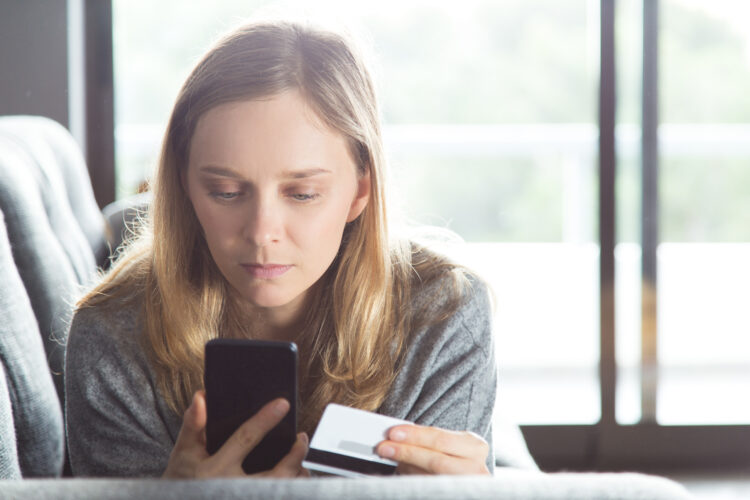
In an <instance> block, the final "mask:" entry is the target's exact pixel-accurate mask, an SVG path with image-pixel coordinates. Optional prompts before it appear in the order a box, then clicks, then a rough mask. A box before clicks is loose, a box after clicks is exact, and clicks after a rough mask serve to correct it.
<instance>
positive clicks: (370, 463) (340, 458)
mask: <svg viewBox="0 0 750 500" xmlns="http://www.w3.org/2000/svg"><path fill="white" fill-rule="evenodd" d="M410 423H411V422H407V421H405V420H401V419H398V418H393V417H386V416H384V415H379V414H377V413H372V412H369V411H364V410H358V409H355V408H349V407H347V406H341V405H337V404H334V403H331V404H329V405H328V406H326V409H325V411H324V412H323V416H322V417H321V419H320V423H319V424H318V428H317V429H316V430H315V435H314V436H313V438H312V441H311V442H310V448H309V450H308V452H307V456H306V457H305V460H304V461H303V462H302V466H303V467H305V468H306V469H309V470H315V471H318V472H324V473H327V474H335V475H338V476H348V477H362V476H371V475H389V474H393V473H394V472H395V470H396V466H397V465H398V464H397V462H394V461H393V460H387V459H385V458H381V457H379V456H378V455H377V453H375V447H376V446H377V445H378V444H379V443H380V442H382V441H384V440H385V439H386V433H387V432H388V429H390V428H391V427H393V426H395V425H402V424H410Z"/></svg>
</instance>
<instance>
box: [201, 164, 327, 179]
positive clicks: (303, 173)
mask: <svg viewBox="0 0 750 500" xmlns="http://www.w3.org/2000/svg"><path fill="white" fill-rule="evenodd" d="M199 170H200V171H201V172H202V173H206V174H214V175H220V176H222V177H232V178H234V179H240V180H241V179H242V178H243V177H242V175H240V173H239V172H236V171H235V170H232V169H231V168H227V167H220V166H218V165H205V166H203V167H201V168H200V169H199ZM330 173H332V172H331V171H330V170H327V169H325V168H305V169H300V170H285V171H284V172H282V173H281V176H280V177H281V178H283V179H305V178H307V177H313V176H315V175H321V174H330Z"/></svg>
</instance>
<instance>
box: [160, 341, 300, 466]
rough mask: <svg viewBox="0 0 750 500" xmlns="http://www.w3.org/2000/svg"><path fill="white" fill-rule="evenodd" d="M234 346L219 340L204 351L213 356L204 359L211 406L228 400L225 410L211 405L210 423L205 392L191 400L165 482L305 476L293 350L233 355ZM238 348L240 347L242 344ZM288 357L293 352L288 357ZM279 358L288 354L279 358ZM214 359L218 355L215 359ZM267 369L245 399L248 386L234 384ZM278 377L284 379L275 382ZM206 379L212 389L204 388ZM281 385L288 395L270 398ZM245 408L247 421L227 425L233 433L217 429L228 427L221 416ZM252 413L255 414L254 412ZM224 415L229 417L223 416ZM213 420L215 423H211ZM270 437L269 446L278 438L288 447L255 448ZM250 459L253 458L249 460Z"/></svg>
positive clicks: (284, 348) (257, 349)
mask: <svg viewBox="0 0 750 500" xmlns="http://www.w3.org/2000/svg"><path fill="white" fill-rule="evenodd" d="M227 342H228V345H227ZM234 342H237V341H223V340H222V341H218V342H217V344H222V345H221V347H218V348H216V347H211V348H207V352H208V351H211V352H212V354H211V355H210V356H208V355H207V357H206V365H207V366H206V379H207V384H206V386H207V387H219V389H214V391H213V392H212V394H213V396H214V397H215V398H214V402H218V401H222V400H223V399H222V397H221V396H222V394H223V395H224V396H226V397H227V399H226V400H224V402H225V403H227V404H225V405H218V407H216V406H217V405H214V407H212V411H213V413H212V415H213V417H211V418H209V416H208V413H210V412H209V411H208V408H207V406H209V405H211V404H212V403H207V399H209V400H210V399H211V396H210V394H209V395H207V394H206V392H204V391H198V392H197V393H196V394H195V396H194V397H193V401H192V403H191V405H190V407H189V408H188V409H187V411H186V412H185V415H184V418H183V423H182V428H181V429H180V434H179V436H178V437H177V441H176V443H175V446H174V448H173V450H172V453H171V455H170V457H169V463H168V465H167V468H166V470H165V472H164V477H171V478H195V477H227V476H240V475H244V474H246V473H259V474H260V475H268V476H274V477H296V476H299V475H307V474H308V473H307V471H305V469H303V468H302V466H301V462H302V459H303V458H304V457H305V454H306V453H307V436H306V435H304V434H300V435H296V434H295V431H296V429H295V427H296V425H295V424H296V418H295V416H296V412H295V407H296V349H294V348H293V344H292V346H291V347H290V346H289V345H285V346H280V347H281V349H276V348H274V346H272V347H271V348H270V349H268V348H267V347H268V346H260V347H259V346H258V345H255V346H252V347H250V346H247V345H245V346H244V347H240V348H239V349H237V344H235V343H234ZM239 342H240V344H243V343H244V342H245V341H239ZM276 347H279V346H276ZM248 350H249V351H253V352H252V353H250V354H248V353H247V352H246V351H248ZM214 351H216V352H214ZM269 351H270V354H269ZM289 351H292V354H293V355H292V356H291V357H290V356H289ZM240 352H245V354H244V355H243V354H240ZM281 352H285V353H286V354H280V353H281ZM217 353H218V355H214V354H217ZM264 353H265V354H264ZM257 357H259V358H260V361H259V360H257V359H256V360H255V362H252V359H253V358H257ZM209 358H210V359H211V361H209ZM290 360H291V362H290ZM269 364H270V365H271V367H270V368H269V369H268V370H266V371H265V372H264V373H265V374H263V375H260V376H259V377H258V378H257V379H256V380H255V382H254V384H250V385H253V386H258V387H259V389H257V390H252V391H251V392H252V393H253V395H252V397H249V398H248V397H247V394H245V393H244V391H243V390H242V389H240V388H241V387H242V386H244V385H246V384H244V383H234V382H232V380H233V378H238V379H240V381H242V380H245V379H247V377H246V376H245V375H247V374H248V372H252V369H250V368H249V366H255V367H256V368H259V367H260V366H261V365H269ZM217 365H218V368H217ZM243 367H244V368H243ZM290 367H291V368H290ZM279 374H282V376H281V377H278V375H279ZM290 374H291V375H290ZM274 376H276V378H277V379H281V380H277V381H276V383H275V384H274V383H264V382H267V381H268V379H269V378H270V377H274ZM209 379H210V380H211V383H208V380H209ZM279 384H281V386H283V387H284V390H285V391H286V392H283V393H281V394H279V393H276V392H274V386H278V385H279ZM222 388H223V389H222ZM276 388H277V389H278V387H276ZM246 389H247V387H246ZM251 389H252V388H251ZM277 396H281V398H279V397H277ZM248 405H249V406H250V410H249V413H248V414H249V417H248V418H247V419H245V420H242V419H237V418H235V417H230V420H232V421H233V422H236V423H237V425H238V427H237V428H236V429H232V428H227V427H226V426H224V425H221V424H222V422H225V421H226V419H224V418H221V417H222V415H230V416H231V415H234V414H235V413H236V411H237V410H239V411H240V412H241V411H243V409H244V410H247V409H248ZM256 407H257V408H258V409H257V410H255V408H256ZM226 409H229V411H228V412H225V410H226ZM212 418H213V419H215V420H216V422H212ZM289 421H291V423H292V426H291V427H290V426H289V425H286V426H285V425H284V422H289ZM207 424H208V425H207ZM217 424H219V425H217ZM230 427H232V426H230ZM209 428H210V430H209ZM274 435H275V437H274V438H273V440H275V441H278V439H279V436H281V437H282V438H283V439H284V440H285V442H286V443H291V444H289V445H285V446H284V447H283V448H278V447H273V446H270V447H268V446H267V447H265V448H263V447H261V448H258V447H259V446H260V443H262V442H264V441H267V442H268V441H269V439H268V438H269V436H274ZM209 436H211V437H210V438H209ZM207 439H208V440H209V441H210V451H209V450H208V449H207V448H208V447H209V446H207ZM289 448H291V449H289ZM284 450H286V451H284ZM287 452H288V453H287ZM251 456H252V457H254V458H252V460H248V458H250V457H251ZM243 462H244V463H245V465H248V464H249V465H250V466H251V467H245V468H244V470H243ZM260 471H264V472H260Z"/></svg>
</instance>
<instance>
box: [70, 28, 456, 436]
mask: <svg viewBox="0 0 750 500" xmlns="http://www.w3.org/2000/svg"><path fill="white" fill-rule="evenodd" d="M287 90H296V91H299V92H300V93H301V95H303V96H304V98H305V100H306V101H307V103H308V104H309V105H310V106H311V107H312V109H314V110H315V112H316V113H317V115H318V116H319V117H320V118H321V119H322V120H323V122H324V123H325V124H326V125H327V126H328V127H330V128H331V129H332V130H335V131H337V132H339V133H340V134H341V135H342V136H343V137H344V138H346V140H347V141H348V146H349V148H350V151H351V153H352V157H353V158H354V159H355V162H356V165H357V168H358V169H359V173H360V174H364V173H365V172H369V174H370V180H371V192H370V197H369V202H368V204H367V206H366V208H365V209H364V211H363V212H362V213H361V215H360V216H359V217H358V218H357V219H356V220H354V221H353V222H350V223H349V224H347V226H346V228H345V230H344V236H343V239H342V244H341V247H340V249H339V252H338V254H337V256H336V258H335V259H334V262H333V263H332V265H331V266H330V268H329V269H328V270H327V271H326V272H325V274H324V275H323V276H322V277H321V278H320V280H319V282H318V283H317V284H316V286H314V287H313V293H312V298H311V302H310V303H309V307H308V309H307V312H306V314H307V318H306V319H305V321H304V322H303V324H304V325H306V326H305V327H304V328H305V330H304V331H303V332H301V333H300V335H299V336H298V339H299V342H298V343H299V344H300V353H301V354H302V359H303V361H304V363H303V364H302V365H301V366H300V403H301V404H300V411H299V423H300V428H301V429H302V430H306V431H307V432H311V431H313V430H314V428H315V426H316V425H317V421H318V419H319V418H320V415H321V413H322V411H323V409H324V407H325V405H326V404H327V403H329V402H338V403H340V404H344V405H348V406H353V407H357V408H362V409H366V410H376V409H377V408H378V407H379V406H380V405H381V404H382V402H383V400H384V398H385V396H386V394H387V392H388V390H389V388H390V386H391V384H392V382H393V380H394V378H395V376H396V374H397V370H398V363H399V360H400V357H401V356H402V354H403V352H404V346H405V344H406V342H407V340H408V335H409V332H410V331H413V330H414V329H415V328H418V327H421V326H424V325H426V324H427V323H430V322H434V321H440V320H442V319H444V318H445V317H447V316H449V315H450V314H452V312H453V311H454V310H455V308H456V307H457V305H458V303H459V300H460V296H461V293H460V289H461V288H462V273H461V272H452V271H451V270H453V269H454V268H455V266H453V265H451V264H450V263H449V262H447V261H445V260H444V259H442V258H440V257H437V256H436V255H435V254H432V253H429V252H426V251H425V250H424V249H423V248H421V247H417V246H414V245H411V244H403V243H392V242H391V240H390V239H389V234H388V228H387V223H386V220H387V218H386V204H385V196H384V194H385V193H384V154H383V147H382V138H381V129H380V118H379V111H378V106H377V100H376V95H375V89H374V87H373V82H372V79H371V76H370V74H369V72H368V70H367V67H366V66H365V64H364V62H363V59H362V57H361V55H360V54H359V53H358V52H357V51H356V50H355V49H354V45H353V44H352V43H351V42H350V41H349V40H348V39H347V38H345V37H344V36H342V35H340V34H337V33H333V32H330V31H325V30H320V29H317V28H312V27H309V26H303V25H300V24H295V23H289V22H263V23H252V24H247V25H244V26H242V27H240V28H239V29H236V30H235V31H233V32H232V33H230V34H229V35H227V36H225V37H224V38H223V39H221V40H220V41H218V43H217V44H216V45H215V46H214V47H213V48H211V49H210V50H209V51H208V53H207V54H206V55H205V56H204V57H203V58H202V59H201V60H200V61H199V62H198V64H197V65H196V67H195V68H194V69H193V71H192V72H191V74H190V76H189V77H188V79H187V81H186V82H185V84H184V85H183V87H182V89H181V90H180V92H179V94H178V96H177V100H176V103H175V105H174V109H173V112H172V115H171V117H170V120H169V123H168V125H167V130H166V134H165V137H164V141H163V144H162V150H161V157H160V160H159V163H158V166H157V169H156V173H155V176H154V180H153V184H152V190H153V201H152V204H151V206H150V208H149V211H148V213H147V215H146V216H145V218H144V221H143V224H142V227H141V228H140V233H139V235H138V236H137V238H135V239H134V240H133V241H132V242H131V243H130V245H129V246H128V247H127V248H126V249H125V251H124V252H122V253H121V257H120V258H119V259H118V260H117V262H116V263H115V264H114V266H113V268H112V269H111V270H110V271H109V272H108V273H107V274H106V275H105V276H104V277H103V279H102V281H101V282H100V283H99V284H98V286H97V287H96V288H95V289H94V290H92V291H91V292H90V293H89V294H88V295H87V296H86V297H84V298H83V299H82V300H81V302H80V303H79V307H87V306H94V305H98V304H112V303H114V302H117V301H116V300H115V299H117V298H126V299H127V298H131V299H137V300H139V302H140V303H142V315H141V322H142V329H143V337H142V343H143V346H144V349H145V351H146V352H147V353H148V356H149V358H150V362H151V363H152V366H153V368H154V370H155V373H156V377H157V385H158V389H159V391H160V393H161V395H162V396H163V397H164V398H165V400H166V402H167V403H168V405H169V406H170V407H171V408H172V409H173V410H174V411H176V412H178V413H179V412H181V411H183V410H184V409H185V408H186V407H187V406H188V404H189V402H190V399H191V397H192V394H193V393H194V391H195V390H197V389H200V388H201V387H202V384H203V350H204V345H205V343H206V342H207V341H208V340H210V339H212V338H216V337H243V338H252V337H253V332H252V331H248V329H249V327H248V325H247V322H245V321H243V319H242V318H243V314H242V312H241V304H239V303H237V302H236V299H233V298H232V297H234V296H235V295H234V294H232V293H230V292H229V286H230V285H229V284H228V282H227V281H226V280H225V279H224V277H223V276H222V274H221V273H220V271H219V269H218V267H217V266H216V264H215V263H214V261H213V259H212V257H211V255H210V253H209V250H208V246H207V244H206V241H205V239H204V236H203V234H202V231H201V227H200V224H199V222H198V219H197V217H196V215H195V212H194V211H193V207H192V204H191V202H190V200H189V198H188V196H187V194H186V192H185V191H184V188H183V185H182V183H181V179H180V176H181V172H182V170H183V169H185V168H187V164H188V152H189V149H190V142H191V138H192V135H193V132H194V130H195V127H196V124H197V122H198V120H199V119H200V118H201V116H203V114H204V113H206V112H207V111H208V110H209V109H212V108H213V107H215V106H217V105H219V104H223V103H227V102H236V101H241V100H250V99H260V98H265V97H268V96H273V95H276V94H278V93H281V92H284V91H287ZM446 273H448V274H449V275H451V276H453V277H454V278H455V279H453V280H452V281H451V283H453V284H454V286H451V287H450V290H449V291H448V293H447V296H448V297H449V299H448V300H447V301H446V302H445V307H444V308H443V309H444V310H443V314H440V315H438V316H435V315H434V314H431V315H430V316H429V317H420V315H419V313H418V311H414V310H411V309H412V308H410V304H411V295H412V288H413V286H414V285H415V284H416V283H419V284H420V286H422V285H424V284H425V282H426V281H431V280H433V279H438V278H440V279H442V278H441V276H442V277H444V276H445V275H446Z"/></svg>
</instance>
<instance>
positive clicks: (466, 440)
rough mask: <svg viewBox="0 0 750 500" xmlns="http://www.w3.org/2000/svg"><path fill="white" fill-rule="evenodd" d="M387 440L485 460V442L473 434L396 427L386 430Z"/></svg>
mask: <svg viewBox="0 0 750 500" xmlns="http://www.w3.org/2000/svg"><path fill="white" fill-rule="evenodd" d="M388 439H390V440H391V441H396V442H400V443H405V444H410V445H414V446H419V447H421V448H428V449H432V450H436V451H440V452H443V453H445V454H448V455H453V456H456V457H466V458H482V459H484V458H486V457H487V454H488V453H489V451H490V450H489V446H488V445H487V442H486V441H485V440H484V439H482V438H481V437H479V436H478V435H476V434H474V433H473V432H456V431H449V430H446V429H441V428H438V427H425V426H422V425H397V426H395V427H391V428H390V429H389V430H388Z"/></svg>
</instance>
